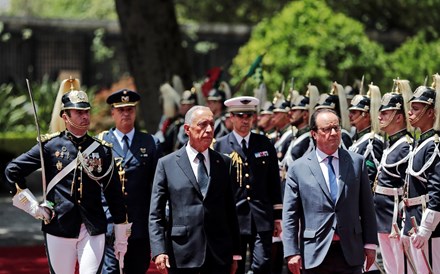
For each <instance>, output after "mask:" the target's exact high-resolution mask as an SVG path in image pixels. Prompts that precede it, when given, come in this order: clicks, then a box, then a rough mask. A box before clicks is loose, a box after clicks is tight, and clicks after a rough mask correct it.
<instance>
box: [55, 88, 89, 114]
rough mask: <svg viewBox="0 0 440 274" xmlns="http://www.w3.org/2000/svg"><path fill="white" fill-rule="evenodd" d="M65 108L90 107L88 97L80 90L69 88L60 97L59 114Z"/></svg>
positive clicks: (80, 108) (83, 108)
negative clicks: (69, 89)
mask: <svg viewBox="0 0 440 274" xmlns="http://www.w3.org/2000/svg"><path fill="white" fill-rule="evenodd" d="M67 109H78V110H88V109H90V103H89V98H88V97H87V93H85V92H84V91H82V90H71V91H69V92H67V93H66V94H64V95H63V97H62V98H61V111H60V116H61V115H62V113H63V111H64V110H67Z"/></svg>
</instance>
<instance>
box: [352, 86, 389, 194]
mask: <svg viewBox="0 0 440 274" xmlns="http://www.w3.org/2000/svg"><path fill="white" fill-rule="evenodd" d="M379 107H380V90H379V87H378V86H375V85H373V84H371V85H369V90H368V93H367V95H363V94H358V95H356V96H354V97H353V100H351V106H350V108H349V109H348V110H349V112H350V113H349V115H348V117H349V119H350V124H351V125H352V126H354V127H355V128H356V134H355V135H354V138H353V144H352V145H351V146H350V147H349V150H351V151H353V152H356V153H358V154H361V155H363V156H364V157H365V160H366V164H367V169H368V177H369V178H370V185H371V187H373V183H374V180H375V179H376V175H377V168H378V166H379V163H380V160H381V158H382V152H383V146H384V144H383V138H382V136H380V135H379V134H378V133H379V120H378V119H377V114H378V112H379Z"/></svg>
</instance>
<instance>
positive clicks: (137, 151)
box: [98, 89, 162, 274]
mask: <svg viewBox="0 0 440 274" xmlns="http://www.w3.org/2000/svg"><path fill="white" fill-rule="evenodd" d="M140 99H141V98H140V96H139V94H138V93H137V92H134V91H131V90H127V89H122V90H119V91H116V92H114V93H112V94H111V95H110V96H109V97H108V98H107V103H108V104H109V105H111V115H112V118H113V120H114V122H115V127H114V128H112V129H110V130H108V131H104V132H102V133H101V134H99V136H98V137H99V139H101V140H104V141H106V142H108V143H111V144H112V149H113V156H114V157H115V160H116V164H117V166H118V174H119V177H120V180H121V183H122V189H121V192H122V193H123V194H124V201H125V204H126V206H127V211H128V218H129V220H130V221H131V222H133V226H132V227H131V230H132V233H131V236H130V238H129V240H128V249H127V253H126V255H125V259H124V264H123V265H124V271H125V273H130V274H135V273H138V274H145V272H146V271H147V269H148V267H149V262H150V241H149V238H148V213H149V211H150V196H151V186H152V184H153V177H154V172H155V170H156V165H157V160H158V159H159V157H160V156H161V154H162V151H161V147H160V142H159V140H158V139H157V138H156V137H154V136H153V135H151V134H148V133H144V132H141V131H139V130H137V129H135V127H134V124H135V120H136V105H137V103H138V102H139V100H140ZM103 205H104V210H105V212H106V215H107V221H108V227H107V234H106V250H105V255H106V256H105V260H104V267H103V272H102V273H104V274H109V273H113V274H116V273H118V274H119V264H118V261H117V260H116V258H115V255H114V250H113V243H112V242H113V239H114V236H113V218H112V216H111V214H110V211H109V210H108V206H107V201H106V200H105V198H104V197H103Z"/></svg>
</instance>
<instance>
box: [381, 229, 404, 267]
mask: <svg viewBox="0 0 440 274" xmlns="http://www.w3.org/2000/svg"><path fill="white" fill-rule="evenodd" d="M377 236H378V239H379V248H380V253H381V255H382V262H383V267H384V270H385V272H386V273H389V274H399V273H405V267H404V255H403V254H404V253H403V246H402V244H401V243H400V241H399V239H398V238H390V237H389V236H390V234H388V233H378V234H377Z"/></svg>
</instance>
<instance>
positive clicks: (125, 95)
mask: <svg viewBox="0 0 440 274" xmlns="http://www.w3.org/2000/svg"><path fill="white" fill-rule="evenodd" d="M140 99H141V96H140V95H139V94H138V93H137V92H135V91H132V90H128V89H121V90H118V91H115V92H113V93H112V94H110V96H109V97H107V104H109V105H111V106H112V107H114V108H122V107H134V106H136V105H137V103H138V102H139V100H140Z"/></svg>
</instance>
